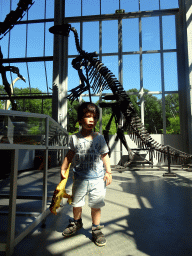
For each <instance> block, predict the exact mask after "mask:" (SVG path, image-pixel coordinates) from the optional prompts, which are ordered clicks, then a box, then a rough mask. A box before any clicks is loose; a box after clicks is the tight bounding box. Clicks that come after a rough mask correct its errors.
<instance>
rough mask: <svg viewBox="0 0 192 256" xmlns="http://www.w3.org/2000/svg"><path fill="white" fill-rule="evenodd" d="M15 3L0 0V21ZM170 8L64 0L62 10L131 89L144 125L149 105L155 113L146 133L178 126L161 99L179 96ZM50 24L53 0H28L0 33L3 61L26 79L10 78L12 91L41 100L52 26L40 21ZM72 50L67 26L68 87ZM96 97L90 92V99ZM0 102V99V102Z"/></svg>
mask: <svg viewBox="0 0 192 256" xmlns="http://www.w3.org/2000/svg"><path fill="white" fill-rule="evenodd" d="M16 8H17V1H12V0H10V1H3V2H1V3H0V22H3V21H4V20H5V18H6V15H7V14H8V13H9V12H10V11H11V10H15V9H16ZM178 8H179V6H178V1H177V0H170V1H167V0H150V1H149V0H115V1H110V0H81V1H79V0H74V1H70V0H66V1H65V10H64V13H63V15H64V16H65V18H66V21H67V22H68V21H69V23H71V24H72V26H74V27H75V28H76V29H77V31H78V34H79V38H80V41H81V45H82V48H83V50H85V51H86V52H93V51H96V52H97V53H98V54H99V58H100V59H101V61H102V62H103V63H104V65H105V66H107V67H108V68H109V69H110V70H111V71H112V72H113V73H114V75H115V76H116V78H117V79H118V80H119V81H120V82H121V83H122V85H123V87H124V89H125V90H126V91H127V92H128V93H129V94H130V95H135V96H136V97H137V105H138V110H139V114H140V116H141V119H142V121H143V122H144V123H145V125H146V127H149V126H151V123H150V122H149V119H148V118H147V116H148V115H149V113H150V116H151V117H152V118H151V119H152V120H156V119H157V117H159V119H158V120H159V123H158V124H156V125H154V129H152V130H151V132H152V133H170V131H172V133H178V129H176V130H174V129H171V128H170V127H172V122H173V121H174V122H175V121H176V122H177V126H179V111H177V112H176V113H175V114H174V116H171V115H170V114H169V113H168V111H170V108H168V107H167V104H168V103H167V102H169V100H170V99H171V100H172V99H173V98H174V101H176V104H178V99H179V93H178V67H177V47H176V26H175V15H176V14H177V12H178V11H179V9H178ZM119 9H123V10H124V12H125V13H124V14H122V16H120V15H118V17H116V15H115V12H116V10H119ZM53 24H54V1H48V0H44V1H35V2H34V4H33V5H32V6H31V8H30V9H29V10H28V11H27V12H26V13H25V16H24V17H23V19H22V20H21V21H19V22H18V24H17V25H15V26H14V27H13V29H11V31H10V32H9V33H7V34H6V35H5V36H4V35H1V38H2V39H1V40H0V46H1V51H2V54H3V58H4V59H3V65H4V66H9V65H14V66H16V67H18V68H19V70H20V73H21V75H22V76H23V77H25V79H26V82H24V81H23V80H18V81H17V82H16V83H15V85H14V88H15V89H14V94H15V96H16V95H21V94H22V95H25V94H29V95H31V96H33V97H35V95H37V94H38V95H41V96H42V97H44V99H47V100H48V98H46V96H51V94H52V69H53V34H51V33H49V30H48V29H49V28H50V27H52V26H53ZM121 28H122V29H121ZM121 31H122V33H121ZM77 54H78V53H77V50H76V47H75V40H74V37H73V34H72V33H71V34H70V36H69V39H68V90H71V89H72V88H74V87H76V86H78V85H79V77H78V73H77V71H76V70H75V69H73V68H72V65H71V61H72V59H73V58H74V57H75V56H77ZM120 63H121V64H122V66H120ZM121 68H122V69H121ZM6 75H7V78H8V81H9V83H11V82H13V80H14V79H15V78H16V77H17V75H16V74H14V73H10V72H7V73H6ZM0 85H1V88H0V89H1V95H5V94H6V92H5V91H4V90H3V84H2V83H1V82H0ZM103 93H111V91H109V90H105V91H104V92H103ZM82 97H83V99H84V100H88V98H87V97H84V96H83V95H82ZM49 100H51V98H50V99H49ZM98 100H99V97H98V95H97V96H96V95H95V98H94V102H96V101H98ZM3 104H4V103H3V102H2V101H1V108H3V107H4V105H3ZM18 104H19V105H20V107H19V110H22V109H23V110H25V109H26V107H25V104H26V103H25V104H24V103H23V105H22V104H21V101H20V102H19V101H18ZM150 104H151V105H150ZM28 105H33V102H31V103H29V104H28ZM43 105H46V106H49V111H48V110H46V111H47V112H46V111H45V107H44V108H43ZM50 105H51V102H47V103H46V104H42V103H41V108H38V109H41V110H39V111H41V112H44V113H48V114H51V112H50V111H51V110H50V109H51V108H50ZM149 106H150V108H149ZM178 108H179V107H178ZM30 109H32V107H31V108H29V107H28V111H30ZM33 109H34V108H33ZM149 109H151V112H149ZM157 109H158V111H157ZM170 118H172V119H170ZM173 118H175V120H173ZM154 122H155V121H154Z"/></svg>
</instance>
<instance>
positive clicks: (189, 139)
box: [176, 0, 192, 154]
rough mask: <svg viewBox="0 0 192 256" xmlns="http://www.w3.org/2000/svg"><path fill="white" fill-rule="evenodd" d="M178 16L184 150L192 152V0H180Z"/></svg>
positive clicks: (180, 100) (180, 97)
mask: <svg viewBox="0 0 192 256" xmlns="http://www.w3.org/2000/svg"><path fill="white" fill-rule="evenodd" d="M179 9H180V11H179V13H178V15H177V16H176V32H177V48H178V74H179V76H178V84H179V104H180V123H181V136H182V140H183V142H184V148H183V150H184V151H185V152H187V153H190V154H192V116H191V115H192V20H191V16H192V0H179Z"/></svg>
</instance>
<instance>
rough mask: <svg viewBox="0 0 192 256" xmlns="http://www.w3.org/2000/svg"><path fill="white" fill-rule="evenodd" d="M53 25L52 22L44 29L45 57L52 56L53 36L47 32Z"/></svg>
mask: <svg viewBox="0 0 192 256" xmlns="http://www.w3.org/2000/svg"><path fill="white" fill-rule="evenodd" d="M53 25H54V23H53V22H48V23H46V29H45V56H53V38H54V36H53V34H51V33H50V32H49V28H50V27H52V26H53Z"/></svg>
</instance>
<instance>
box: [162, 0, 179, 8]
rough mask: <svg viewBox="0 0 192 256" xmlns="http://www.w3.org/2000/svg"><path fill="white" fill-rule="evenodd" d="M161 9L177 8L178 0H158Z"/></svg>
mask: <svg viewBox="0 0 192 256" xmlns="http://www.w3.org/2000/svg"><path fill="white" fill-rule="evenodd" d="M160 6H161V9H171V8H179V1H178V0H171V1H167V0H160Z"/></svg>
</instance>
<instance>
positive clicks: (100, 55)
mask: <svg viewBox="0 0 192 256" xmlns="http://www.w3.org/2000/svg"><path fill="white" fill-rule="evenodd" d="M100 11H101V1H100ZM99 59H100V61H101V62H102V21H101V20H100V21H99ZM99 102H102V90H101V92H100V96H99ZM100 113H101V114H100V119H99V132H100V133H101V134H102V118H103V112H102V108H100Z"/></svg>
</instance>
